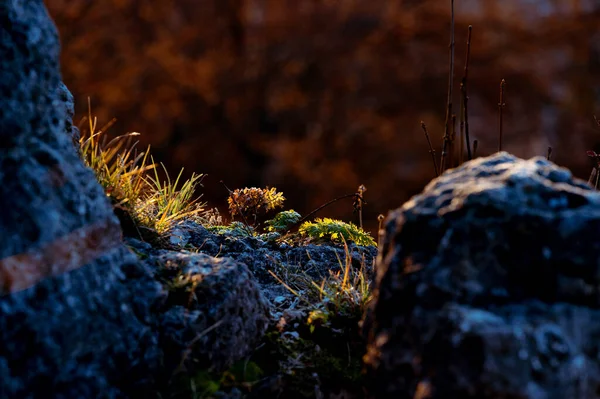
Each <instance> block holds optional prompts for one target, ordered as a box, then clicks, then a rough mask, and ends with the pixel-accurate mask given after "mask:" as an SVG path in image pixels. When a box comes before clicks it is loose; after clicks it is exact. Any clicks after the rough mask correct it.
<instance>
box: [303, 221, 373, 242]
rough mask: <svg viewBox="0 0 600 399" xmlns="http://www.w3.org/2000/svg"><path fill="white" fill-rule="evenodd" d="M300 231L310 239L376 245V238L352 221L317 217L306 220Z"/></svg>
mask: <svg viewBox="0 0 600 399" xmlns="http://www.w3.org/2000/svg"><path fill="white" fill-rule="evenodd" d="M298 231H299V233H300V234H301V235H303V236H306V237H308V238H309V239H310V240H316V241H321V240H331V241H334V242H341V241H343V240H346V241H353V242H355V243H356V244H358V245H361V246H376V245H377V244H376V243H375V240H374V239H373V237H371V235H370V234H369V233H367V232H366V231H364V230H362V229H361V228H359V227H357V226H356V225H354V224H352V223H346V222H342V221H340V220H335V219H330V218H323V219H321V218H317V219H315V221H314V222H304V223H303V224H302V225H301V226H300V229H299V230H298Z"/></svg>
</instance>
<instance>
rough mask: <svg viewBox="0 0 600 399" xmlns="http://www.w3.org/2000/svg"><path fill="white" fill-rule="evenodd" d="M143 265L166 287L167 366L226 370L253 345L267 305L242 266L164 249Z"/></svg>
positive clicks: (261, 330)
mask: <svg viewBox="0 0 600 399" xmlns="http://www.w3.org/2000/svg"><path fill="white" fill-rule="evenodd" d="M146 263H147V264H148V265H149V267H151V268H152V269H154V270H156V275H157V278H158V280H159V281H162V282H164V284H165V286H166V287H167V289H168V291H169V296H168V299H167V301H166V306H165V308H164V310H163V311H164V314H163V315H162V318H161V320H162V321H161V326H162V327H161V330H162V333H163V334H162V338H163V340H162V343H161V344H162V346H163V348H164V349H165V364H166V368H167V369H169V370H176V371H177V370H182V369H183V370H187V371H188V372H190V373H192V374H193V371H194V370H212V371H224V370H226V369H227V368H228V367H230V366H231V365H233V363H234V362H236V361H238V360H240V359H242V358H243V357H244V356H246V355H248V354H249V353H250V352H251V351H252V350H253V349H255V347H256V346H257V345H258V343H259V342H260V339H261V338H262V336H263V334H264V332H265V330H266V328H267V323H268V312H269V309H268V305H267V303H266V301H265V299H264V298H263V296H262V294H261V292H260V287H259V285H258V283H257V282H256V280H255V278H254V276H253V275H252V273H250V271H249V270H248V268H247V267H246V265H244V264H242V263H239V262H236V261H234V260H233V259H231V258H218V259H217V258H214V257H212V256H208V255H205V254H197V253H190V252H175V251H165V250H161V251H158V252H157V253H156V255H152V256H150V257H149V258H148V259H146Z"/></svg>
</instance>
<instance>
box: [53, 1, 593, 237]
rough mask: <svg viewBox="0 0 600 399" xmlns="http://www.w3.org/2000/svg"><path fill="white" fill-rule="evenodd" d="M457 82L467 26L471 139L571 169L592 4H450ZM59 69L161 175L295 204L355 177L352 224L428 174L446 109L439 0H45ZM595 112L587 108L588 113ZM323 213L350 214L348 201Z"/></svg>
mask: <svg viewBox="0 0 600 399" xmlns="http://www.w3.org/2000/svg"><path fill="white" fill-rule="evenodd" d="M455 3H456V4H455V9H456V74H455V75H456V80H455V82H456V85H455V93H456V94H457V96H456V98H455V102H456V101H458V99H459V97H458V93H459V90H458V84H459V82H460V78H461V76H462V68H463V66H464V64H463V62H464V58H465V57H464V55H465V49H466V44H465V43H466V36H467V27H468V25H469V24H472V25H473V41H472V50H471V63H470V73H469V97H470V102H469V113H470V124H471V137H472V138H476V139H478V141H479V143H480V145H479V154H481V155H487V154H490V153H492V152H494V151H495V150H496V147H497V129H498V128H497V109H498V96H499V89H498V88H499V83H500V80H501V79H503V78H504V79H506V82H507V88H506V103H507V106H506V109H505V117H504V126H505V128H504V132H505V133H504V136H505V140H504V143H505V144H504V149H506V150H508V151H510V152H512V153H514V154H516V155H518V156H521V157H527V158H528V157H531V156H535V155H545V154H546V149H547V147H548V146H552V147H553V149H554V152H553V160H554V161H555V162H557V163H558V164H560V165H563V166H567V167H569V168H571V169H572V170H573V171H574V173H575V174H576V175H577V176H580V177H582V178H585V179H587V177H588V174H589V171H590V160H589V159H588V158H587V157H586V155H585V151H586V150H588V149H594V148H595V149H598V148H597V144H599V143H600V140H599V139H600V130H598V129H597V128H596V126H595V123H594V120H593V116H594V114H596V113H598V114H600V104H599V102H600V0H456V1H455ZM46 4H47V6H48V8H49V10H50V13H51V15H52V17H53V18H54V19H55V21H56V23H57V25H58V28H59V31H60V33H61V40H62V46H63V52H62V71H63V75H64V80H65V82H66V84H67V85H68V87H69V88H70V90H71V91H72V92H73V94H74V95H75V99H76V102H77V104H76V120H78V119H80V118H81V117H83V116H84V115H86V113H87V97H88V96H89V97H91V100H92V111H93V113H94V114H96V115H97V116H98V118H99V123H100V124H102V122H108V121H109V120H110V119H112V118H113V117H116V118H117V119H118V121H117V123H116V125H114V126H113V127H112V128H111V130H110V131H111V132H112V133H113V134H123V133H126V132H129V131H136V132H140V133H141V134H142V135H141V144H140V149H143V148H145V146H146V145H147V144H151V145H152V148H153V153H154V155H155V158H156V160H157V161H162V162H164V163H165V164H166V166H167V167H168V169H169V170H170V171H171V174H176V173H177V172H178V171H179V169H180V168H181V167H182V166H183V167H185V168H186V171H187V172H188V174H189V173H191V172H192V171H194V172H197V173H206V174H208V176H207V177H206V178H205V179H204V181H203V184H204V188H202V193H203V194H204V196H203V198H204V200H206V201H208V202H209V204H210V205H212V206H218V207H219V208H220V209H221V210H224V209H225V206H226V197H227V192H226V191H225V189H224V188H223V187H222V186H221V185H220V183H219V181H220V180H224V181H225V182H226V183H227V184H228V186H229V187H231V188H232V189H233V188H239V187H244V186H259V187H264V186H267V185H269V186H275V187H277V188H278V190H279V191H282V192H283V193H284V195H285V196H286V197H287V198H288V200H287V202H286V207H287V208H294V209H295V210H297V211H299V212H300V213H302V214H306V213H307V212H309V211H310V210H312V209H314V208H315V207H317V206H319V205H321V204H322V203H324V202H326V201H328V200H330V199H333V198H335V197H338V196H341V195H344V194H347V193H352V192H355V191H356V190H357V187H358V186H359V185H360V184H364V185H365V186H366V187H367V189H368V191H367V192H366V194H365V199H366V200H367V202H368V205H367V208H366V209H365V219H366V223H367V227H369V229H370V230H371V231H374V228H375V226H376V224H377V221H376V218H377V215H378V214H379V213H384V214H385V213H387V211H388V210H389V209H394V208H396V207H398V206H400V205H401V204H402V203H403V202H404V201H405V200H407V199H408V198H409V197H410V196H411V195H413V194H415V193H417V192H419V191H420V190H421V189H422V187H423V186H424V185H425V184H426V183H427V182H428V181H429V180H430V179H431V178H432V177H433V167H432V165H431V158H430V155H429V153H428V148H427V142H426V140H425V137H424V135H423V132H422V131H421V128H420V121H421V120H423V121H425V122H426V123H427V125H428V127H429V131H430V134H431V136H432V140H433V142H434V144H435V145H436V150H437V151H438V154H439V148H440V147H441V141H442V139H441V138H442V134H443V125H444V118H445V103H446V95H447V79H448V43H449V32H450V1H449V0H447V1H446V0H177V1H173V0H154V1H151V2H149V1H148V2H144V1H139V0H102V1H92V0H46ZM599 116H600V115H599ZM321 216H332V217H338V218H341V219H343V220H346V221H348V220H352V221H356V219H354V216H353V215H352V206H351V201H350V202H343V203H338V204H336V205H334V206H333V207H331V208H329V209H327V210H325V211H323V212H322V214H321Z"/></svg>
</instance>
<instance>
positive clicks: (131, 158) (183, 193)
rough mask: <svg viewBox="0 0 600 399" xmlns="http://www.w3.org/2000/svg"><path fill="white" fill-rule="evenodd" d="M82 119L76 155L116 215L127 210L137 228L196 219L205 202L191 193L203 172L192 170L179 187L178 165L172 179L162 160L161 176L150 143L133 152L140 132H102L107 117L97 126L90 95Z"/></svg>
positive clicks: (165, 226) (160, 228)
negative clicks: (163, 178) (85, 126)
mask: <svg viewBox="0 0 600 399" xmlns="http://www.w3.org/2000/svg"><path fill="white" fill-rule="evenodd" d="M87 119H88V122H89V130H87V131H85V130H84V131H83V132H82V135H81V138H80V140H79V148H80V150H81V157H82V158H83V161H84V163H85V164H86V165H87V166H89V167H90V168H91V169H92V170H93V171H94V173H95V175H96V178H97V179H98V182H99V183H100V184H101V185H102V187H103V188H104V191H105V192H106V195H107V196H108V197H110V199H111V201H112V203H113V204H114V206H115V208H116V210H117V209H118V210H120V212H117V214H118V215H119V216H121V218H123V217H124V214H125V215H127V219H128V220H126V221H125V224H126V223H127V222H129V221H132V222H133V224H134V225H135V226H134V227H136V228H137V227H138V226H142V227H146V228H149V229H151V230H153V231H155V232H156V233H157V234H162V233H165V232H166V231H168V230H169V229H170V228H171V227H173V226H174V225H176V224H177V223H179V222H181V221H183V220H185V219H190V218H192V219H193V218H198V219H201V216H202V214H203V212H204V204H201V203H199V198H196V199H193V194H194V191H195V190H196V188H197V186H198V185H199V184H200V181H201V178H202V175H196V174H192V177H191V178H190V179H189V180H187V181H185V182H184V183H183V184H182V185H181V187H178V185H179V181H180V178H181V174H182V173H183V169H182V170H181V171H180V173H179V175H178V176H177V178H176V179H175V181H171V179H170V177H169V174H168V173H167V171H166V169H165V168H164V166H163V170H164V172H165V176H166V181H164V182H161V180H160V178H159V175H158V171H157V168H156V164H155V163H154V160H153V159H152V157H150V159H151V163H150V164H148V157H149V152H150V146H148V148H147V150H146V151H145V152H141V153H139V154H138V153H137V150H136V148H135V147H136V145H137V142H134V143H132V138H134V137H136V136H139V133H128V134H125V135H121V136H117V137H115V138H114V139H112V140H110V141H107V136H106V135H105V133H106V130H107V129H108V128H110V126H111V125H112V122H111V123H109V124H108V125H106V126H104V127H103V128H101V129H100V130H96V129H97V119H96V118H95V117H92V112H91V105H90V104H89V100H88V117H87ZM113 122H114V120H113ZM149 171H153V172H154V173H153V175H148V172H149Z"/></svg>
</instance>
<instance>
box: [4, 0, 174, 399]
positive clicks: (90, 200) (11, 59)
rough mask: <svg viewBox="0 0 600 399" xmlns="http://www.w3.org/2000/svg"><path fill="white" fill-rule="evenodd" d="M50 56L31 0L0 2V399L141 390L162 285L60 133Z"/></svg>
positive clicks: (47, 28) (51, 41)
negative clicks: (127, 243)
mask: <svg viewBox="0 0 600 399" xmlns="http://www.w3.org/2000/svg"><path fill="white" fill-rule="evenodd" d="M58 59H59V42H58V36H57V32H56V29H55V27H54V25H53V23H52V21H51V20H50V18H49V17H48V15H47V12H46V9H45V7H44V5H43V3H42V1H41V0H28V1H22V0H7V1H0V342H2V345H0V397H2V398H29V397H40V398H41V397H43V398H49V397H63V398H75V397H118V396H119V395H123V394H127V393H132V392H142V393H143V392H144V390H145V389H150V388H151V387H152V385H153V381H152V379H153V375H154V373H156V371H157V370H158V367H159V366H160V361H161V356H162V354H161V353H160V351H159V350H158V346H157V345H158V332H156V331H154V319H153V316H152V309H153V307H154V306H157V305H158V304H160V301H161V300H162V299H163V292H162V291H161V288H160V285H159V284H157V283H156V282H155V281H154V280H153V279H152V276H151V274H150V273H149V271H148V270H147V269H146V268H145V267H144V266H143V265H141V264H138V263H137V260H136V258H135V257H133V255H132V254H131V253H130V252H129V251H128V250H126V249H125V247H123V246H122V244H121V231H120V226H119V223H118V220H117V218H116V217H115V216H114V214H113V212H112V208H111V205H110V203H109V201H108V200H107V198H106V196H105V194H104V192H103V191H102V188H101V187H100V185H99V184H98V183H97V182H96V180H95V178H94V175H93V173H92V171H90V170H88V169H86V168H85V167H84V166H83V164H82V162H81V160H80V159H79V157H78V155H77V153H76V151H73V148H72V139H71V137H69V135H68V134H65V131H66V130H67V128H68V126H67V122H68V121H69V119H70V118H71V116H72V115H71V114H70V112H71V111H70V110H69V109H70V105H69V104H66V103H65V101H64V100H65V98H64V96H61V90H60V88H61V76H60V72H59V64H58V62H59V61H58ZM63 94H64V93H63Z"/></svg>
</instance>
